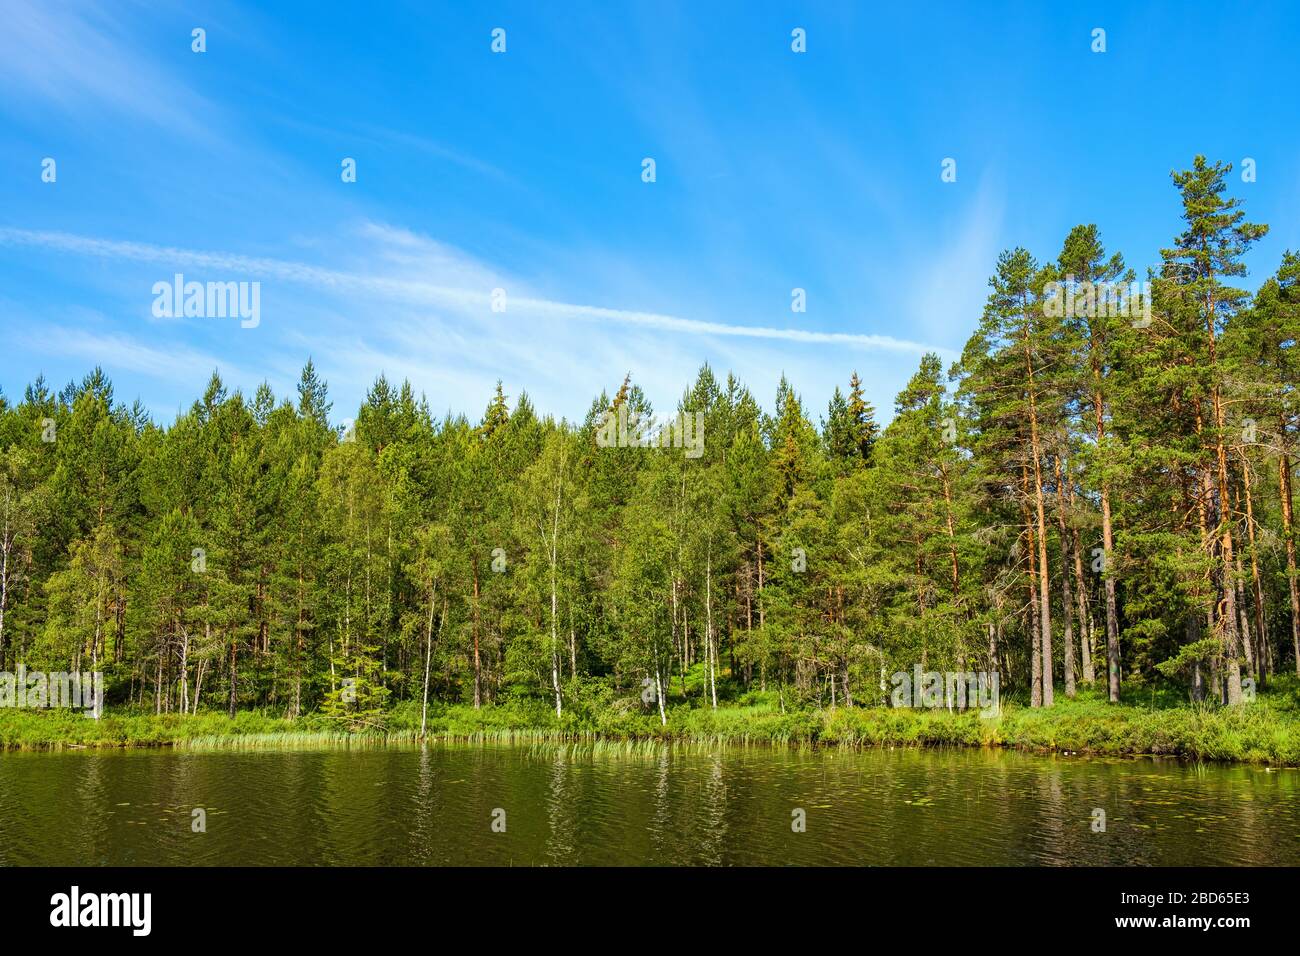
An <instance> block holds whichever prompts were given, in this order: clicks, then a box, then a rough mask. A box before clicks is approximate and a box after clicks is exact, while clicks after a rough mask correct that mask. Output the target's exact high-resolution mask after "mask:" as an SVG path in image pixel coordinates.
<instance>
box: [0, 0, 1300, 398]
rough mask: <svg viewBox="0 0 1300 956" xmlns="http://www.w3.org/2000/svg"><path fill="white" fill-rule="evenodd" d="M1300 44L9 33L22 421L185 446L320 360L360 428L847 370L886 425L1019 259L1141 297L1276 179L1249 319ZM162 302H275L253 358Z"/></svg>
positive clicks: (328, 17) (1184, 22)
mask: <svg viewBox="0 0 1300 956" xmlns="http://www.w3.org/2000/svg"><path fill="white" fill-rule="evenodd" d="M1067 7H1068V8H1067ZM1298 10H1300V8H1298V7H1297V6H1296V5H1294V4H1291V5H1286V4H1276V5H1273V4H1267V3H1251V4H1244V3H1243V4H1228V3H1204V4H1202V3H1177V4H1151V5H1147V4H1141V5H1139V4H1131V3H1120V4H1090V3H1080V4H1069V5H1066V4H1059V3H1050V4H1048V3H1044V4H1015V5H1004V4H996V3H989V4H983V3H979V4H977V3H952V4H944V3H938V4H925V5H914V4H888V5H881V4H874V3H873V4H867V3H854V4H847V3H846V4H836V3H816V4H795V3H769V2H748V3H736V4H727V3H713V2H710V3H707V4H704V3H680V4H675V3H670V2H657V3H653V4H647V3H635V4H634V3H623V2H618V0H608V2H599V3H590V4H587V3H575V4H567V3H566V4H561V3H558V2H557V3H550V2H547V3H536V2H527V3H518V4H507V3H481V4H480V3H474V4H468V3H372V4H339V5H335V4H321V3H302V4H297V3H284V2H277V3H276V4H273V5H256V6H255V5H251V4H249V5H242V4H230V3H219V4H185V5H180V4H146V3H105V4H102V5H99V4H91V3H67V4H63V3H60V4H53V3H47V2H31V3H28V2H26V0H0V341H2V342H3V348H0V386H3V388H4V392H5V394H6V395H8V396H9V397H10V398H11V399H13V398H17V397H19V396H20V395H21V393H22V389H23V387H24V386H25V385H26V384H27V383H28V382H29V381H31V380H32V379H34V378H35V376H36V375H37V374H38V373H42V372H43V373H44V374H45V376H46V379H47V380H49V381H50V382H51V383H53V384H54V385H56V386H57V385H62V384H63V383H64V382H66V381H68V380H69V379H71V378H80V377H81V376H82V375H83V374H84V373H85V372H86V371H88V370H89V369H90V368H91V367H93V366H94V365H96V364H99V365H102V366H103V367H104V369H105V370H106V371H107V372H108V373H109V375H110V376H111V377H112V379H113V381H114V382H115V384H116V387H117V394H118V397H119V398H122V399H124V400H127V401H130V400H132V399H135V398H137V397H138V398H140V399H141V400H142V401H143V402H144V403H145V404H146V405H147V406H148V408H149V409H150V410H151V411H152V412H153V414H154V415H155V417H156V418H157V419H158V420H160V421H170V420H171V418H172V417H173V416H174V414H175V413H176V411H177V410H178V409H180V408H182V407H188V405H189V403H190V402H191V401H193V400H194V399H195V398H196V397H197V396H198V394H199V392H200V391H201V389H202V386H203V384H204V382H205V381H206V379H207V376H208V375H209V374H210V372H211V371H212V369H213V368H217V369H219V370H220V372H221V374H222V376H223V377H224V378H225V380H226V381H227V383H228V384H229V385H230V386H232V387H237V388H241V389H243V390H244V391H245V393H246V394H249V393H251V391H252V389H253V388H255V387H256V385H257V383H259V382H261V381H262V380H267V381H269V382H270V383H271V385H272V386H273V388H274V389H275V390H276V393H277V394H285V393H290V392H291V391H292V388H293V386H294V384H295V383H296V381H297V377H298V373H299V370H300V369H301V367H302V364H303V362H304V361H305V359H306V358H307V357H308V356H309V355H310V356H311V357H312V358H313V359H314V360H315V362H316V364H317V365H318V367H319V368H320V369H321V371H322V373H323V375H324V376H325V377H326V378H327V379H328V381H329V383H330V390H331V395H332V397H333V399H334V402H335V415H336V416H337V417H338V418H340V419H342V418H344V417H347V416H350V415H352V414H353V413H354V410H355V407H356V405H357V403H358V402H359V401H360V400H361V398H362V396H363V395H364V393H365V390H366V388H367V387H368V385H369V384H370V383H371V382H372V381H373V380H374V378H375V376H376V375H377V374H378V373H380V372H384V373H386V374H387V375H388V377H389V378H390V379H391V380H398V381H400V380H401V379H403V378H409V379H410V380H411V382H412V384H413V385H414V386H415V388H416V390H417V391H419V392H423V393H425V394H426V395H427V396H428V398H429V401H430V404H431V406H432V408H433V409H434V411H435V412H437V413H441V412H442V411H445V410H447V409H451V410H454V411H465V412H467V413H469V414H470V415H472V416H477V415H478V414H479V413H480V412H481V411H482V409H483V407H484V406H485V405H486V403H487V401H488V398H489V397H490V394H491V389H492V386H493V383H494V382H495V381H496V380H497V379H498V378H500V379H502V380H504V382H505V388H506V391H507V393H508V394H509V395H511V396H514V395H517V394H518V392H519V391H520V390H521V389H526V390H527V391H528V393H529V394H530V395H531V396H532V398H533V400H534V402H535V403H536V404H537V405H538V406H539V407H540V408H541V409H543V410H545V411H553V412H555V413H558V414H564V415H567V416H569V417H575V416H580V415H582V414H583V413H584V412H585V410H586V409H587V407H588V405H589V404H590V402H591V399H592V397H593V396H594V395H595V394H597V393H598V392H599V391H600V389H601V388H608V389H611V390H612V389H613V388H615V387H617V384H618V383H619V381H620V380H621V379H622V376H623V374H624V373H625V372H627V371H631V372H632V374H633V377H634V380H636V381H638V382H640V383H641V384H642V385H643V387H644V388H645V389H646V391H647V393H648V394H649V396H650V397H651V399H652V400H653V401H654V403H655V405H656V407H657V408H660V409H665V408H667V407H668V406H670V405H671V404H673V403H674V402H675V400H676V398H677V397H678V396H679V395H680V393H681V391H682V389H683V388H684V387H685V386H686V385H687V384H689V382H690V381H691V380H692V379H693V377H694V374H695V370H696V369H697V368H698V366H699V365H700V363H701V362H703V361H705V360H707V361H709V362H710V363H711V364H712V365H713V366H714V368H715V370H717V371H719V373H720V374H725V372H726V371H727V370H729V369H730V370H734V371H735V372H736V373H737V374H738V375H739V376H740V377H741V378H742V380H743V381H745V382H746V383H747V384H748V385H750V387H751V388H752V389H753V390H754V392H755V394H756V396H757V397H758V398H759V400H760V401H761V402H762V403H763V404H764V405H765V406H767V407H770V404H771V401H772V396H773V395H774V393H775V389H776V385H777V382H778V380H779V377H780V375H781V374H782V372H784V373H786V374H787V375H788V376H789V377H790V379H791V381H792V382H793V384H794V385H795V387H796V389H797V390H798V391H799V392H800V393H801V394H802V396H803V397H804V399H805V402H806V404H807V407H808V408H809V409H810V411H811V412H812V413H813V415H814V418H816V416H818V415H820V414H821V413H822V412H823V411H824V409H825V404H826V401H827V399H828V398H829V396H830V393H831V390H832V388H833V387H834V386H835V384H837V383H840V384H843V383H845V382H847V380H848V377H849V374H850V373H851V372H852V371H853V370H854V369H857V370H858V371H859V372H860V373H861V375H862V377H863V379H864V381H865V382H866V383H867V386H868V389H869V397H870V398H872V400H873V401H875V402H876V404H877V406H878V408H879V409H880V410H881V412H882V415H883V417H886V418H887V417H888V416H889V413H890V410H892V405H893V398H894V395H895V393H896V392H897V391H898V390H899V388H901V386H902V385H903V384H904V383H905V382H906V380H907V378H908V377H909V376H910V374H911V372H912V371H913V370H914V369H915V366H916V364H917V362H918V360H919V358H920V354H921V353H922V352H923V351H924V350H927V349H929V350H935V351H938V352H939V353H940V354H941V355H943V356H944V357H945V358H951V357H953V356H954V355H955V353H956V352H957V351H959V350H960V348H961V346H962V344H963V342H964V341H965V339H966V337H967V335H968V334H969V333H970V331H971V330H972V329H973V327H974V325H975V323H976V321H977V319H978V317H979V313H980V309H981V307H982V304H983V300H984V296H985V283H986V281H987V277H988V274H989V273H990V271H991V270H992V267H993V264H994V260H995V258H996V255H997V253H998V251H999V250H1001V249H1003V248H1006V247H1010V246H1015V245H1024V246H1026V247H1028V248H1030V249H1031V250H1032V251H1034V252H1035V254H1037V255H1038V256H1039V257H1040V258H1054V257H1055V255H1056V254H1057V252H1058V251H1059V248H1060V243H1061V240H1062V239H1063V238H1064V236H1065V234H1066V232H1067V231H1068V230H1069V228H1070V227H1071V226H1073V225H1075V224H1076V223H1079V222H1096V223H1097V224H1098V226H1099V227H1100V228H1101V232H1102V236H1103V239H1104V240H1105V241H1106V243H1107V245H1108V247H1110V248H1111V249H1118V250H1120V251H1122V252H1123V253H1124V254H1125V256H1126V258H1127V259H1128V260H1129V262H1130V264H1131V265H1133V266H1135V267H1136V268H1138V270H1139V272H1141V271H1143V270H1144V268H1145V266H1146V265H1148V264H1149V263H1151V262H1152V261H1153V260H1155V259H1156V258H1157V256H1158V250H1159V248H1160V247H1161V246H1162V245H1165V244H1168V242H1169V241H1170V239H1171V238H1172V237H1173V236H1174V235H1175V234H1176V232H1177V231H1178V226H1179V221H1178V218H1177V217H1178V207H1177V197H1176V194H1175V192H1174V190H1173V187H1172V186H1171V184H1170V182H1169V171H1170V170H1171V169H1173V168H1179V169H1181V168H1184V167H1186V166H1188V165H1190V163H1191V160H1192V157H1193V156H1194V155H1195V154H1196V153H1198V152H1203V153H1205V154H1207V155H1208V156H1209V157H1211V158H1212V159H1224V160H1230V161H1232V162H1233V163H1234V164H1238V165H1239V164H1240V162H1241V160H1242V159H1243V158H1244V157H1251V158H1253V159H1254V160H1255V162H1256V168H1257V181H1256V182H1254V183H1242V182H1240V181H1239V179H1238V177H1237V176H1236V174H1235V173H1234V176H1233V178H1232V182H1233V192H1234V193H1235V194H1237V195H1240V196H1242V197H1243V198H1244V199H1245V200H1246V208H1247V210H1248V212H1249V213H1250V216H1251V218H1253V219H1254V220H1256V221H1262V222H1267V223H1270V224H1271V226H1272V232H1271V233H1270V235H1269V236H1268V237H1267V239H1266V240H1265V241H1263V242H1261V243H1260V244H1259V245H1258V246H1257V247H1256V249H1255V250H1254V251H1253V252H1252V253H1251V256H1250V259H1249V262H1250V265H1251V269H1252V274H1251V276H1250V278H1249V280H1248V283H1247V284H1248V285H1249V286H1251V287H1253V286H1254V285H1255V284H1257V283H1258V282H1259V281H1261V280H1262V278H1263V277H1265V276H1266V275H1267V274H1268V273H1269V272H1270V271H1272V270H1273V269H1275V268H1276V265H1277V262H1278V259H1279V257H1280V255H1281V252H1282V251H1283V250H1284V249H1286V248H1300V216H1298V215H1297V211H1298V210H1300V122H1297V116H1296V106H1295V91H1296V89H1297V88H1298V86H1300V85H1298V84H1297V79H1300V56H1297V55H1296V50H1297V49H1300V13H1298V12H1297V11H1298ZM195 27H202V28H204V29H205V30H206V34H207V36H206V41H207V52H205V53H202V54H199V53H194V52H192V51H191V30H192V29H194V28H195ZM497 27H500V28H503V29H505V31H506V52H505V53H504V54H494V53H492V51H491V49H490V44H491V31H492V30H493V29H494V28H497ZM796 27H802V28H803V29H805V30H806V34H807V52H806V53H803V54H796V53H794V52H792V51H791V48H790V46H791V30H793V29H794V28H796ZM1097 27H1100V28H1103V29H1105V31H1106V47H1107V49H1106V52H1105V53H1093V52H1092V50H1091V44H1092V35H1091V34H1092V30H1093V29H1094V28H1097ZM46 157H50V158H53V159H55V161H56V163H57V167H56V170H57V179H56V181H55V182H54V183H45V182H42V179H41V172H42V160H43V159H44V158H46ZM345 157H351V158H354V159H355V160H356V163H357V181H356V182H355V183H344V182H342V180H341V176H340V166H341V162H342V160H343V159H344V158H345ZM646 157H652V158H654V160H655V162H656V175H657V180H656V182H654V183H645V182H642V178H641V172H642V160H643V159H644V158H646ZM948 157H951V158H954V159H955V160H956V161H957V181H956V182H953V183H944V182H942V181H941V178H940V172H941V163H942V161H943V160H944V159H945V158H948ZM177 272H180V273H183V274H184V276H185V278H186V279H187V280H197V281H200V282H206V281H241V280H244V281H260V282H261V321H260V324H259V325H258V326H257V327H256V328H249V329H244V328H241V327H240V325H239V323H238V321H237V320H231V319H219V318H158V317H155V316H154V315H153V312H152V305H153V301H154V296H153V293H152V287H153V284H154V283H155V282H158V281H170V280H171V278H172V276H173V275H174V274H175V273H177ZM796 287H799V288H803V289H805V290H806V294H807V311H806V312H805V313H801V314H800V313H793V312H792V311H791V309H790V302H791V290H792V289H793V288H796ZM495 288H501V289H504V290H505V292H506V310H505V312H503V313H494V312H493V311H492V310H491V308H490V306H489V301H490V300H489V296H490V294H491V290H493V289H495Z"/></svg>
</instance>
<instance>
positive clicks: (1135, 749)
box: [0, 689, 1300, 767]
mask: <svg viewBox="0 0 1300 956" xmlns="http://www.w3.org/2000/svg"><path fill="white" fill-rule="evenodd" d="M1298 696H1300V695H1298V694H1297V692H1296V691H1295V690H1294V689H1288V690H1284V691H1281V692H1275V693H1273V694H1270V695H1267V696H1263V695H1261V697H1260V698H1259V699H1258V700H1257V701H1256V702H1253V703H1251V704H1249V705H1246V706H1243V707H1240V708H1237V709H1228V708H1220V707H1210V706H1204V707H1189V706H1186V705H1183V706H1175V707H1168V706H1166V707H1155V706H1147V707H1144V706H1141V705H1139V704H1137V703H1133V702H1130V703H1123V704H1120V705H1110V704H1107V703H1106V702H1104V701H1102V700H1100V699H1098V698H1096V697H1095V696H1090V695H1086V694H1085V695H1081V696H1080V698H1079V699H1076V700H1072V701H1071V700H1059V701H1058V703H1057V705H1056V706H1055V707H1053V708H1051V709H1040V710H1033V709H1031V708H1028V707H1025V706H1020V705H1017V704H1015V703H1004V704H1003V709H1002V713H1001V715H1000V716H999V717H996V718H991V719H982V718H980V717H979V715H978V714H977V713H974V712H968V713H964V714H962V713H949V712H948V711H946V710H932V711H926V710H904V709H891V708H884V707H853V708H846V707H838V708H835V709H829V708H827V709H814V710H789V711H785V712H783V711H782V709H781V708H780V705H779V703H778V702H776V701H773V700H760V701H758V702H753V703H742V704H735V703H733V704H729V705H727V706H724V707H719V709H718V710H717V711H714V710H712V709H711V708H707V707H699V706H694V707H692V706H688V705H686V704H679V705H676V706H674V707H672V708H671V709H670V710H669V714H668V716H669V720H668V725H667V726H666V727H664V726H660V723H659V720H658V717H657V715H652V714H646V713H641V712H636V711H631V712H619V711H617V710H616V709H613V708H606V709H602V710H598V711H594V712H593V711H588V712H578V713H573V712H570V713H566V714H565V715H564V718H563V719H558V720H557V718H556V717H555V715H554V713H553V712H551V711H549V710H547V709H544V708H541V707H532V706H520V705H509V704H507V705H497V706H491V707H484V708H482V709H481V710H477V711H476V710H474V709H473V708H472V707H469V706H467V705H452V706H447V705H439V706H437V707H431V709H430V715H429V723H428V733H427V735H426V737H427V739H429V740H439V741H465V742H500V743H539V742H555V743H564V742H627V743H630V744H635V743H645V742H652V743H653V742H669V741H672V742H688V743H696V744H708V745H715V744H717V745H721V744H759V743H763V744H778V745H782V744H784V745H790V744H796V745H812V746H847V747H879V746H903V747H925V746H962V747H1000V748H1007V749H1014V750H1022V751H1028V752H1038V753H1052V752H1057V753H1061V752H1071V753H1079V754H1087V755H1098V756H1140V755H1150V756H1177V757H1184V758H1190V759H1196V760H1203V761H1232V762H1240V763H1251V764H1268V765H1273V766H1288V767H1296V766H1300V706H1297V697H1298ZM419 727H420V711H419V707H418V705H409V704H408V705H401V706H399V707H397V708H396V709H394V710H392V711H389V712H388V713H386V714H384V715H382V716H380V717H377V718H371V719H370V720H368V721H367V722H366V723H364V724H357V723H353V722H349V721H346V720H343V719H338V718H330V717H327V716H324V715H320V714H313V715H308V716H305V717H302V718H300V719H298V720H297V721H290V720H287V719H285V718H284V717H282V716H279V715H274V714H271V713H267V712H262V711H245V712H241V713H239V714H238V715H237V716H236V717H235V718H234V719H233V720H232V719H231V718H229V717H227V716H226V715H224V714H218V713H201V714H198V715H178V714H163V715H160V716H156V715H154V714H151V713H139V712H135V713H132V712H123V711H114V710H113V709H111V708H110V710H109V711H108V712H107V713H106V714H105V715H104V717H103V718H102V719H101V720H99V721H94V720H91V719H89V718H87V717H85V716H83V715H82V714H81V713H80V712H79V711H32V710H22V711H15V710H0V751H4V750H48V749H80V748H97V747H104V748H139V747H184V748H195V749H199V748H224V749H240V748H249V749H251V748H260V747H268V748H269V747H277V746H281V747H282V746H301V747H312V746H330V745H353V744H356V745H382V744H386V743H414V742H416V741H418V740H419Z"/></svg>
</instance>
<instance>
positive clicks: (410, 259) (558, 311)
mask: <svg viewBox="0 0 1300 956" xmlns="http://www.w3.org/2000/svg"><path fill="white" fill-rule="evenodd" d="M363 231H364V232H365V233H367V234H368V235H370V236H372V237H377V238H380V239H383V240H385V241H386V242H387V244H388V245H389V247H390V249H396V250H397V251H398V254H397V255H394V256H392V257H391V258H392V259H393V261H395V262H397V263H399V264H402V265H406V266H410V265H419V266H421V267H429V266H434V267H436V269H437V271H438V273H440V274H446V273H448V272H458V273H460V274H461V275H473V276H474V277H475V278H476V280H477V281H476V282H475V283H474V284H473V285H471V286H468V287H465V286H459V287H453V286H448V285H443V284H439V283H436V282H427V281H423V280H418V279H409V278H397V277H392V276H378V275H367V274H363V273H356V272H347V271H340V270H336V269H329V268H323V267H321V266H316V265H311V264H308V263H303V262H294V261H291V260H285V259H271V258H260V257H251V256H243V255H237V254H232V253H226V252H208V251H200V250H193V249H181V248H177V247H173V246H156V245H152V244H150V243H140V242H123V241H119V240H115V239H102V238H95V237H88V236H78V235H73V234H69V233H63V232H47V231H36V230H27V229H14V228H0V244H5V245H19V246H35V247H39V248H42V249H47V250H58V251H62V252H72V253H79V254H83V255H93V256H99V257H102V258H109V259H127V260H132V261H136V262H151V263H160V264H168V265H171V266H179V267H195V268H203V269H212V270H220V271H222V272H226V273H231V274H239V275H248V276H257V277H262V278H274V279H278V280H282V281H285V282H292V283H297V284H300V285H305V286H311V287H313V288H315V289H316V290H318V291H331V290H332V291H335V292H338V293H343V294H349V295H358V294H360V295H373V296H379V297H383V298H386V299H390V300H393V301H398V302H404V303H406V304H410V305H430V306H442V307H446V306H452V307H456V308H458V309H462V310H470V311H475V312H477V311H481V312H482V313H483V314H484V315H485V316H488V315H490V314H491V304H492V293H493V290H494V289H497V288H500V289H503V290H504V292H505V293H506V298H505V302H506V308H507V310H508V311H510V312H523V313H526V314H536V315H541V316H549V317H554V318H561V319H563V318H570V319H579V320H587V321H596V322H616V323H620V324H624V325H632V326H639V327H642V328H650V329H656V330H659V331H664V332H673V333H680V334H684V335H707V336H727V337H738V338H751V339H766V340H776V341H785V342H800V343H806V344H819V345H837V346H847V347H850V348H857V349H862V350H867V351H875V350H884V351H890V352H901V353H904V354H911V355H921V354H923V353H925V352H930V351H936V352H940V353H943V354H948V352H949V350H947V349H943V348H938V347H936V346H932V345H927V344H924V343H920V342H914V341H909V340H906V339H898V338H894V337H892V336H888V335H861V334H857V333H851V332H822V331H815V330H808V329H792V328H778V327H769V326H757V325H732V324H727V323H722V322H709V321H702V320H699V319H691V318H684V317H681V316H674V315H664V314H661V313H656V312H643V311H638V310H635V309H618V308H609V307H606V306H598V305H584V304H579V303H574V302H562V301H555V300H551V299H543V298H533V297H531V296H528V295H526V294H525V295H520V296H515V295H512V294H510V290H511V288H512V287H517V286H514V284H513V283H510V281H509V280H508V279H507V278H505V277H503V276H501V275H499V274H498V273H496V272H494V271H493V270H490V269H487V268H486V267H482V266H479V265H476V264H474V263H473V262H472V260H470V259H468V258H467V257H465V256H462V255H458V254H457V253H456V252H455V251H454V250H453V249H452V248H451V247H449V246H446V245H443V244H441V243H436V242H433V241H431V240H427V239H423V238H421V237H418V236H415V235H414V234H413V233H410V232H407V231H404V230H396V229H393V228H391V227H387V226H382V225H378V224H367V226H366V227H364V230H363ZM403 250H405V255H402V254H401V253H402V251H403Z"/></svg>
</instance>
